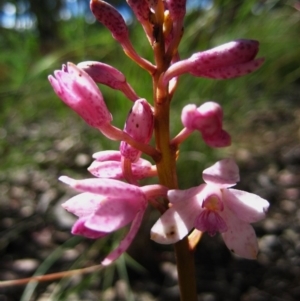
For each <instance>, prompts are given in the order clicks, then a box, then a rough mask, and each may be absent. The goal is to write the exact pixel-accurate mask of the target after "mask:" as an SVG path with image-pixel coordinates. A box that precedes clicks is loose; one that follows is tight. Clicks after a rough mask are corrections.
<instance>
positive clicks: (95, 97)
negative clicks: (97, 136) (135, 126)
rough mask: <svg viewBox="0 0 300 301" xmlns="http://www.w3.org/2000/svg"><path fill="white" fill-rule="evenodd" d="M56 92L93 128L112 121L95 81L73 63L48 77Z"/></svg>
mask: <svg viewBox="0 0 300 301" xmlns="http://www.w3.org/2000/svg"><path fill="white" fill-rule="evenodd" d="M48 79H49V81H50V83H51V85H52V87H53V89H54V92H55V93H56V94H57V96H58V97H60V98H61V99H62V101H63V102H64V103H65V104H66V105H68V106H69V107H70V108H71V109H73V110H74V111H75V112H76V113H77V114H78V115H80V116H81V117H82V118H83V119H84V120H85V122H86V123H88V124H89V125H90V126H92V127H96V128H101V127H102V126H105V125H107V124H110V122H111V121H112V116H111V113H110V112H109V110H108V108H107V107H106V104H105V102H104V99H103V96H102V94H101V92H100V90H99V89H98V86H97V85H96V83H95V82H94V80H93V79H92V78H91V77H90V76H89V75H88V74H87V73H86V72H85V71H83V70H82V69H80V68H78V67H77V66H76V65H74V64H72V63H68V64H67V66H65V65H64V66H63V68H62V70H56V71H54V76H52V75H49V77H48Z"/></svg>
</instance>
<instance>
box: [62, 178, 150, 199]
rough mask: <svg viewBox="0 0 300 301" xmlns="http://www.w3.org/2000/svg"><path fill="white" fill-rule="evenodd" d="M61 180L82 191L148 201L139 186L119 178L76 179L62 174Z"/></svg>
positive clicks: (115, 197)
mask: <svg viewBox="0 0 300 301" xmlns="http://www.w3.org/2000/svg"><path fill="white" fill-rule="evenodd" d="M59 180H60V181H62V182H64V183H65V184H68V185H69V186H71V187H72V188H74V189H77V190H79V191H82V192H91V193H95V194H99V195H102V196H103V197H110V198H114V199H132V200H139V201H140V202H146V199H145V195H144V194H143V192H142V190H141V189H140V188H139V187H137V186H135V185H131V184H127V183H124V182H121V181H118V180H113V179H94V178H92V179H84V180H74V179H72V178H69V177H67V176H61V177H59Z"/></svg>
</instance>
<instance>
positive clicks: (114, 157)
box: [93, 150, 121, 162]
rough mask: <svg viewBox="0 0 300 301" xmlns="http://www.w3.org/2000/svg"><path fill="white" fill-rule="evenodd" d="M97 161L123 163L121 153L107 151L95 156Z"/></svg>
mask: <svg viewBox="0 0 300 301" xmlns="http://www.w3.org/2000/svg"><path fill="white" fill-rule="evenodd" d="M93 158H94V159H95V160H96V161H99V162H101V161H121V153H120V152H119V151H113V150H107V151H101V152H97V153H95V154H93Z"/></svg>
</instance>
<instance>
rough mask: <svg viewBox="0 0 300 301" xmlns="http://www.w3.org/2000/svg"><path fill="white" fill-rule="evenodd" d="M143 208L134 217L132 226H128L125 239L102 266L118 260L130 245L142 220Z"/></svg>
mask: <svg viewBox="0 0 300 301" xmlns="http://www.w3.org/2000/svg"><path fill="white" fill-rule="evenodd" d="M145 209H146V207H145V208H143V209H142V210H140V211H139V212H138V213H137V215H136V216H135V218H134V220H133V221H132V224H131V226H130V230H129V232H128V233H127V235H126V236H125V238H124V239H123V240H122V241H121V242H120V244H119V246H118V247H117V248H116V249H115V250H113V251H112V252H111V253H110V254H109V255H108V256H107V257H106V258H105V259H104V260H103V261H102V262H101V264H102V265H109V264H111V263H112V262H113V261H115V260H116V259H118V258H119V257H120V256H121V255H122V254H123V253H124V252H125V251H126V250H127V249H128V247H129V246H130V244H131V243H132V241H133V239H134V238H135V236H136V234H137V232H138V230H139V228H140V226H141V223H142V220H143V216H144V213H145Z"/></svg>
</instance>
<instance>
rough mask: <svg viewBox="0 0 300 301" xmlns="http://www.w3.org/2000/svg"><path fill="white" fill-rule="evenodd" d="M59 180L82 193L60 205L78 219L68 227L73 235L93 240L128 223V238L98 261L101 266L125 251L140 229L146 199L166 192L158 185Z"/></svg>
mask: <svg viewBox="0 0 300 301" xmlns="http://www.w3.org/2000/svg"><path fill="white" fill-rule="evenodd" d="M59 180H61V181H62V182H64V183H65V184H68V185H69V186H71V187H72V188H74V189H76V190H79V191H81V192H83V193H81V194H79V195H76V196H74V197H72V198H71V199H69V200H68V201H66V202H65V203H64V204H63V205H62V206H63V208H65V209H66V210H67V211H69V212H71V213H73V214H74V215H76V216H77V217H78V220H77V221H76V222H75V224H74V225H73V227H72V233H73V234H75V235H82V236H85V237H87V238H92V239H97V238H101V237H104V236H106V235H108V234H109V233H112V232H114V231H117V230H118V229H120V228H122V227H124V226H126V225H127V224H129V223H131V228H130V230H129V232H128V234H127V235H126V236H125V238H124V239H123V240H122V241H121V242H120V244H119V246H118V247H117V248H116V249H115V250H113V251H112V252H111V253H110V254H109V255H108V256H107V257H106V258H105V259H104V260H103V261H102V264H103V265H108V264H110V263H111V262H113V261H114V260H116V259H117V258H118V257H119V256H120V255H122V254H123V253H124V252H125V251H126V250H127V248H128V247H129V245H130V244H131V242H132V240H133V239H134V237H135V235H136V233H137V231H138V229H139V227H140V225H141V222H142V218H143V215H144V212H145V210H146V206H147V199H150V198H152V197H156V196H165V195H166V193H167V188H166V187H164V186H161V185H148V186H145V187H142V188H141V187H138V186H135V185H131V184H127V183H124V182H121V181H117V180H110V179H85V180H74V179H71V178H69V177H66V176H62V177H60V178H59Z"/></svg>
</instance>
